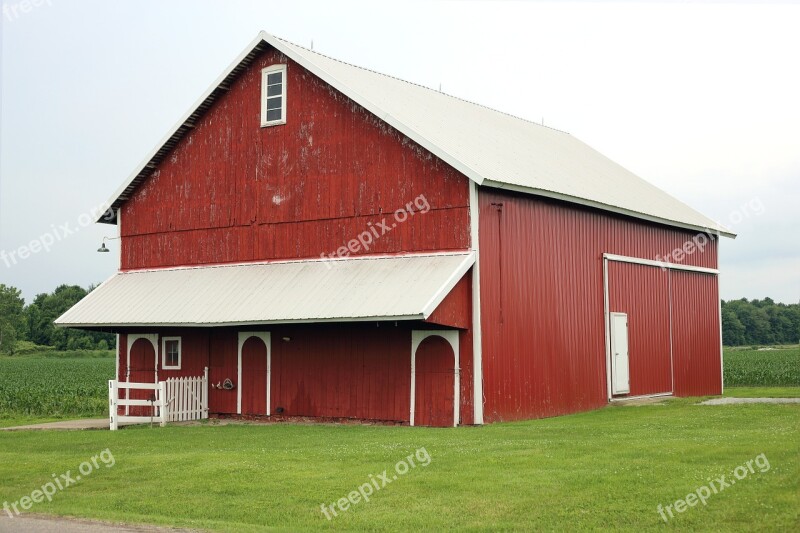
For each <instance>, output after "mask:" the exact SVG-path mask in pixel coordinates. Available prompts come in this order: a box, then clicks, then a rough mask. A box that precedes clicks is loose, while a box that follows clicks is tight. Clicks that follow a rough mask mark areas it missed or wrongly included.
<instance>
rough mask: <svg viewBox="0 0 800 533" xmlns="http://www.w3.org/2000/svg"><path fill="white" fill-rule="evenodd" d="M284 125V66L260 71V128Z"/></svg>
mask: <svg viewBox="0 0 800 533" xmlns="http://www.w3.org/2000/svg"><path fill="white" fill-rule="evenodd" d="M278 124H286V65H270V66H269V67H266V68H264V69H263V70H262V71H261V126H262V127H264V126H277V125H278Z"/></svg>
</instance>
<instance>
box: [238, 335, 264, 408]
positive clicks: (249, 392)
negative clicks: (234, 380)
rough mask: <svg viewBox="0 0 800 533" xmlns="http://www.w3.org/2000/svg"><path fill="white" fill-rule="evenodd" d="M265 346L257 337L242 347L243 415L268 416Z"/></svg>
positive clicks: (247, 341) (245, 342) (246, 341)
mask: <svg viewBox="0 0 800 533" xmlns="http://www.w3.org/2000/svg"><path fill="white" fill-rule="evenodd" d="M268 379H269V376H268V373H267V345H266V344H265V343H264V341H263V340H262V339H260V338H259V337H250V338H248V339H247V340H245V341H244V344H243V345H242V378H241V384H240V387H241V394H242V411H241V414H243V415H268V414H269V412H268V410H267V380H268Z"/></svg>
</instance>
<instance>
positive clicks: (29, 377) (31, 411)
mask: <svg viewBox="0 0 800 533" xmlns="http://www.w3.org/2000/svg"><path fill="white" fill-rule="evenodd" d="M54 354H58V355H54ZM114 368H115V361H114V358H113V352H47V353H46V355H39V354H35V355H25V356H14V357H0V425H8V422H5V421H12V422H11V423H18V422H20V421H22V422H20V423H32V422H35V421H41V420H45V419H47V420H52V419H58V418H81V417H91V416H105V415H106V414H107V413H108V380H109V379H113V377H114ZM37 418H38V419H41V420H36V419H37Z"/></svg>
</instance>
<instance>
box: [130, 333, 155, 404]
mask: <svg viewBox="0 0 800 533" xmlns="http://www.w3.org/2000/svg"><path fill="white" fill-rule="evenodd" d="M155 364H156V362H155V352H154V351H153V345H152V344H150V341H148V340H146V339H137V340H136V341H134V343H133V345H132V346H131V357H130V381H132V382H134V383H155V381H156V373H155ZM123 397H124V396H123ZM128 398H129V399H131V400H153V399H155V391H152V390H143V389H131V390H129V391H128ZM128 409H129V411H128V412H129V414H130V415H131V416H152V415H154V414H155V413H153V408H152V407H148V406H142V405H132V406H130V407H128Z"/></svg>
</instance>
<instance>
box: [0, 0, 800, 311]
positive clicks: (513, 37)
mask: <svg viewBox="0 0 800 533" xmlns="http://www.w3.org/2000/svg"><path fill="white" fill-rule="evenodd" d="M30 1H32V2H33V1H34V0H30ZM35 1H36V2H37V3H38V4H40V5H39V6H38V7H33V8H29V9H28V11H27V12H26V11H25V7H26V6H27V5H26V4H23V3H22V2H21V1H15V0H3V9H4V11H3V16H2V28H1V31H2V64H1V66H2V69H1V70H0V75H1V76H2V118H1V120H2V122H0V134H1V135H2V138H1V139H0V142H1V143H2V144H1V145H0V252H1V251H6V252H10V251H12V250H17V249H18V247H19V246H21V245H25V244H26V243H28V242H30V241H31V240H38V238H39V236H40V235H43V234H45V233H48V232H50V233H53V232H55V233H56V234H58V236H62V235H63V230H61V229H60V227H61V226H62V225H63V224H66V223H69V224H70V226H71V227H72V228H76V227H78V226H79V220H81V219H80V218H79V217H80V215H82V214H83V213H87V212H89V211H90V210H91V209H92V208H93V207H95V206H97V205H98V204H100V203H102V202H103V201H105V200H106V199H108V197H109V196H110V195H111V194H112V193H113V192H114V191H115V190H116V189H117V187H118V186H119V185H120V184H121V183H122V182H123V181H124V180H125V179H126V178H127V177H128V175H129V174H130V173H131V171H133V170H134V167H135V166H136V165H137V164H138V163H139V162H140V161H141V160H142V159H143V158H144V156H145V155H146V154H147V153H148V152H149V151H150V150H151V149H152V148H153V147H154V146H155V145H156V144H157V143H158V141H159V140H160V139H161V138H162V137H163V136H164V134H166V133H167V130H168V129H169V128H170V127H171V126H172V125H173V124H174V122H175V121H176V120H177V119H178V118H179V117H180V116H181V115H182V114H183V113H185V112H186V111H187V110H188V108H189V107H190V105H191V104H192V103H193V102H194V101H195V100H196V99H197V98H198V97H199V96H200V94H201V93H202V92H203V91H204V90H205V89H206V87H207V86H208V85H209V84H210V83H211V82H212V81H213V80H214V79H215V78H216V77H217V76H218V75H219V74H220V72H221V71H222V70H223V69H224V68H225V67H226V66H227V65H228V64H229V63H230V61H231V60H232V59H233V58H234V57H235V56H236V54H238V53H239V52H240V51H241V50H242V49H243V48H244V46H245V45H246V44H247V43H249V42H250V41H251V40H252V39H253V38H254V37H255V36H256V34H257V32H258V31H259V30H261V29H264V30H266V31H268V32H270V33H273V34H275V35H278V36H280V37H283V38H286V39H289V40H291V41H294V42H296V43H298V44H301V45H304V46H309V45H310V43H311V40H312V39H313V41H314V48H315V50H317V51H320V52H322V53H325V54H328V55H331V56H333V57H336V58H339V59H342V60H345V61H348V62H350V63H354V64H357V65H361V66H364V67H368V68H372V69H375V70H378V71H380V72H384V73H387V74H392V75H395V76H398V77H401V78H404V79H407V80H409V81H413V82H417V83H421V84H423V85H427V86H430V87H434V88H438V87H439V84H440V83H441V85H442V89H443V91H444V92H447V93H450V94H453V95H456V96H459V97H462V98H466V99H469V100H472V101H475V102H479V103H481V104H485V105H488V106H490V107H494V108H497V109H500V110H502V111H507V112H509V113H512V114H515V115H518V116H521V117H524V118H528V119H531V120H536V121H541V120H542V119H543V120H544V122H545V124H547V125H550V126H553V127H556V128H559V129H562V130H565V131H568V132H570V133H571V134H573V135H574V136H576V137H578V138H579V139H581V140H583V141H585V142H587V143H588V144H589V145H591V146H593V147H594V148H596V149H597V150H599V151H600V152H602V153H604V154H605V155H606V156H608V157H610V158H611V159H614V160H615V161H617V162H618V163H620V164H622V165H623V166H625V167H627V168H629V169H630V170H632V171H633V172H635V173H637V174H638V175H639V176H641V177H643V178H645V179H647V180H648V181H650V182H652V183H654V184H655V185H657V186H659V187H661V188H662V189H664V190H666V191H668V192H670V193H672V194H673V195H675V196H677V197H678V198H679V199H681V200H683V201H684V202H686V203H688V204H689V205H691V206H693V207H695V208H696V209H698V210H700V211H701V212H703V213H705V214H707V215H709V216H711V217H712V218H715V219H717V220H719V221H721V222H722V223H724V224H726V225H728V226H729V227H730V228H731V229H733V230H734V231H735V232H737V233H739V237H738V238H737V239H736V240H735V241H732V240H730V239H724V240H723V242H722V247H721V261H720V268H721V269H722V277H721V280H722V297H723V298H725V299H734V298H741V297H747V298H756V297H758V298H762V297H765V296H770V297H772V298H773V299H775V300H777V301H783V302H786V303H795V302H798V301H800V101H798V100H799V99H800V60H798V57H800V29H799V28H800V5H798V4H797V3H785V2H784V3H777V4H763V3H718V2H711V3H701V4H697V3H691V4H690V3H683V2H660V3H645V2H621V3H606V2H589V3H544V2H477V1H470V2H409V1H404V2H396V3H394V2H364V3H361V2H358V3H356V2H330V1H329V2H302V1H293V2H286V1H283V2H272V1H232V0H226V1H221V0H220V1H211V0H172V1H170V2H164V1H160V2H156V1H148V0H134V1H113V2H112V1H109V0H35ZM115 233H116V228H115V227H113V226H98V225H92V226H88V227H82V228H80V231H77V232H75V233H73V234H71V235H67V236H64V237H63V238H62V239H61V240H60V241H59V242H56V243H55V244H54V245H53V246H52V247H51V249H50V251H49V252H45V251H40V252H39V253H35V254H33V255H31V256H30V257H28V258H26V259H24V260H18V261H17V263H16V264H11V266H7V265H6V264H5V262H4V261H3V260H2V259H1V258H0V283H5V284H8V285H14V286H17V287H19V288H21V289H22V290H23V293H24V296H25V297H26V299H28V301H30V300H31V299H32V298H33V297H34V296H35V295H36V294H37V293H40V292H47V291H51V290H53V289H54V288H55V287H56V286H57V285H59V284H61V283H76V284H80V285H84V286H85V285H88V284H90V283H99V282H101V281H103V280H104V279H106V278H107V277H108V276H110V275H111V274H113V272H114V271H115V270H116V268H117V254H116V253H110V254H98V253H96V252H95V250H96V249H97V247H98V246H99V245H100V241H101V239H102V237H103V236H104V235H108V236H111V235H114V234H115ZM108 246H109V248H111V249H112V250H113V251H114V252H116V251H117V250H118V248H119V247H118V242H117V241H109V242H108Z"/></svg>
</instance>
